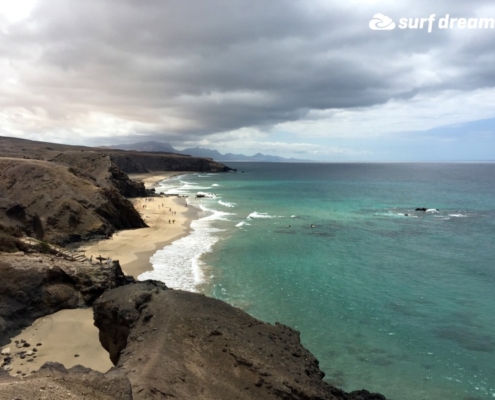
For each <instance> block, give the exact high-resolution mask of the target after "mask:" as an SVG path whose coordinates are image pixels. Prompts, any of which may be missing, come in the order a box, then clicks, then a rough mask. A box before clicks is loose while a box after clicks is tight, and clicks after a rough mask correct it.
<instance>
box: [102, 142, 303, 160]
mask: <svg viewBox="0 0 495 400" xmlns="http://www.w3.org/2000/svg"><path fill="white" fill-rule="evenodd" d="M108 147H110V148H112V149H120V150H137V151H146V152H166V153H178V154H187V155H190V156H193V157H204V158H211V159H213V160H214V161H258V162H301V161H309V160H298V159H296V158H284V157H278V156H271V155H268V154H261V153H257V154H255V155H254V156H245V155H244V154H233V153H227V154H221V153H220V152H218V151H217V150H211V149H206V148H203V147H191V148H188V149H184V150H176V149H174V148H173V147H172V146H171V145H170V144H169V143H164V142H139V143H130V144H117V145H113V146H108Z"/></svg>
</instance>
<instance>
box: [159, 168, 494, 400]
mask: <svg viewBox="0 0 495 400" xmlns="http://www.w3.org/2000/svg"><path fill="white" fill-rule="evenodd" d="M229 165H230V166H233V167H236V168H238V169H239V170H240V171H241V170H242V171H244V173H237V174H218V175H215V174H207V175H204V174H203V175H201V174H199V175H189V176H182V177H180V178H178V179H176V180H174V181H168V182H166V183H164V185H163V191H169V192H170V191H172V192H173V191H174V190H176V191H179V192H181V193H185V194H195V193H197V192H199V191H201V192H204V193H208V194H210V195H211V196H213V194H214V195H216V197H214V198H202V199H193V198H190V200H189V201H190V203H191V204H195V205H197V206H199V207H202V208H203V210H204V211H202V214H201V216H202V217H203V220H200V222H198V224H197V226H196V228H195V231H196V233H195V235H196V238H194V237H190V238H189V239H185V241H183V242H182V248H183V250H181V254H184V251H185V250H184V248H187V249H191V250H190V254H189V258H190V260H191V262H190V266H186V267H184V266H185V265H186V264H187V263H184V261H183V260H182V261H181V263H180V264H177V265H178V267H179V268H182V269H184V268H190V269H191V270H192V271H193V272H194V271H195V272H194V273H192V274H191V277H192V278H191V279H192V280H191V281H190V282H193V280H194V279H195V281H194V285H196V290H200V291H203V292H205V293H206V294H207V295H211V296H214V297H216V298H219V299H222V300H225V301H227V302H229V303H231V304H233V305H235V306H238V307H241V308H243V309H245V310H246V311H247V312H249V313H250V314H252V315H253V316H255V317H257V318H259V319H261V320H263V321H268V322H275V321H279V322H282V323H284V324H287V325H290V326H292V327H294V328H296V329H298V330H299V331H300V332H301V340H302V342H303V344H304V345H305V346H306V347H307V348H309V349H310V350H311V351H312V352H313V353H314V354H315V356H316V357H317V358H318V359H319V360H320V366H321V368H322V370H323V371H325V373H326V379H327V380H328V381H329V382H331V383H333V384H336V385H337V386H339V387H341V388H343V389H345V390H356V389H361V388H366V389H368V390H371V391H377V392H380V393H382V394H384V395H385V396H387V398H388V399H395V400H402V399H403V400H430V399H432V400H433V399H435V400H438V399H446V400H447V399H448V400H467V399H469V400H474V399H493V398H495V362H494V361H495V357H494V356H495V318H494V317H495V290H494V289H495V246H494V234H495V164H255V163H242V164H234V163H232V164H229ZM174 188H175V189H174ZM416 207H427V208H430V209H432V210H430V211H428V212H426V213H423V212H415V211H414V209H415V208H416ZM433 209H438V210H439V211H438V212H437V211H436V210H433ZM406 214H408V215H407V216H406ZM312 225H313V227H312ZM177 246H179V247H180V246H181V244H180V243H179V244H177ZM195 246H196V247H195ZM169 250H170V252H172V253H173V252H174V246H171V247H170V249H169ZM175 250H176V253H177V250H178V248H175ZM179 250H180V249H179ZM198 253H202V256H201V257H200V258H199V254H198ZM171 260H173V257H171V256H170V254H169V255H168V256H167V259H165V257H163V258H162V260H161V261H160V258H159V257H158V258H157V259H156V260H155V261H154V264H155V265H156V268H158V267H159V266H160V262H161V263H162V267H166V266H167V263H168V265H170V263H171V262H172V261H171ZM187 265H189V264H187ZM167 268H168V267H167ZM172 270H173V269H172ZM198 271H200V272H198ZM186 275H187V274H186ZM184 276H185V275H184ZM165 281H166V283H168V284H170V283H172V282H167V279H165ZM191 285H192V283H190V284H189V286H188V285H187V284H184V285H182V286H183V287H184V288H188V289H191V287H190V286H191ZM172 286H173V284H172ZM179 286H180V285H179Z"/></svg>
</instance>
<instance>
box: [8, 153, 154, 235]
mask: <svg viewBox="0 0 495 400" xmlns="http://www.w3.org/2000/svg"><path fill="white" fill-rule="evenodd" d="M102 180H104V178H103V177H99V176H98V175H96V177H95V176H92V175H91V174H90V172H88V171H82V170H81V169H80V168H78V167H67V166H66V165H64V164H59V163H56V162H49V161H42V160H26V159H15V158H0V226H2V227H4V229H9V230H11V231H17V232H21V233H24V234H26V235H28V236H32V237H35V238H37V239H39V240H44V241H49V242H53V243H58V244H66V243H69V242H74V241H80V240H84V239H88V238H91V237H92V236H95V235H107V234H109V233H112V232H114V231H115V230H116V229H132V228H140V227H145V226H146V224H145V223H144V221H143V220H142V219H141V216H140V215H139V213H138V212H137V211H136V210H135V209H134V207H133V206H132V204H131V203H130V202H129V200H127V199H126V198H125V197H124V196H122V194H121V193H120V192H119V191H118V190H117V189H116V188H115V187H114V186H113V185H112V184H111V183H106V184H103V183H98V182H99V181H102ZM143 189H144V187H143Z"/></svg>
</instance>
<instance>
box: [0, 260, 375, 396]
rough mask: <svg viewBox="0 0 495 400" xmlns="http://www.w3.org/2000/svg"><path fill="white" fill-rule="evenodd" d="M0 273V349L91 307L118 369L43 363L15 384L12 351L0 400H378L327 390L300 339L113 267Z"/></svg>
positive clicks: (1, 360) (28, 264)
mask: <svg viewBox="0 0 495 400" xmlns="http://www.w3.org/2000/svg"><path fill="white" fill-rule="evenodd" d="M0 274H1V276H2V280H0V317H1V319H0V325H1V326H0V328H1V332H2V334H1V335H0V345H2V346H3V345H4V344H6V343H7V342H8V338H9V337H12V336H13V335H14V334H16V333H18V332H19V331H20V329H21V328H23V327H24V326H26V325H28V324H30V323H32V322H33V321H34V319H36V318H39V317H40V316H43V315H47V314H50V313H53V312H55V311H58V310H60V309H63V308H77V307H86V306H90V305H93V309H94V318H95V325H96V326H97V327H98V329H99V330H100V342H101V344H102V345H103V347H104V348H105V349H107V350H108V352H109V355H110V358H111V360H112V362H113V363H114V365H115V367H114V368H112V370H111V371H109V372H108V373H106V374H101V373H98V372H96V371H92V370H89V369H87V368H82V367H74V368H71V369H70V370H66V369H65V368H64V367H63V366H61V365H59V364H55V363H48V364H45V366H44V367H43V368H42V369H41V370H40V371H38V372H35V373H33V374H31V375H29V376H26V377H21V376H18V377H11V376H9V375H7V373H6V371H8V370H10V368H9V364H10V362H11V360H12V358H14V357H19V356H21V357H22V353H23V350H26V349H22V348H12V349H9V350H10V352H9V354H4V355H2V356H1V357H0V365H1V367H2V370H3V372H2V373H0V395H1V396H0V397H1V398H19V399H43V398H44V399H67V398H73V399H165V398H175V399H206V400H208V399H211V400H214V399H215V400H221V399H229V400H230V399H246V400H247V399H301V400H302V399H308V400H309V399H312V400H317V399H318V400H337V399H338V400H372V399H373V400H383V399H384V397H383V396H381V395H379V394H370V393H369V392H367V391H364V390H363V391H358V392H353V393H345V392H343V391H341V390H339V389H337V388H335V387H333V386H331V385H329V384H327V383H326V382H325V381H323V376H324V374H323V373H322V371H320V369H319V367H318V361H317V360H316V358H315V357H314V356H313V355H312V354H311V353H310V352H309V351H308V350H306V349H305V348H304V347H303V346H302V345H301V343H300V340H299V333H298V332H297V331H295V330H293V329H291V328H289V327H287V326H284V325H280V324H276V325H270V324H266V323H263V322H261V321H258V320H256V319H255V318H253V317H251V316H249V315H248V314H246V313H245V312H243V311H242V310H240V309H237V308H234V307H232V306H230V305H228V304H226V303H223V302H221V301H219V300H215V299H211V298H208V297H205V296H203V295H199V294H195V293H189V292H183V291H177V290H171V289H168V288H167V287H166V286H165V285H164V284H163V283H160V282H154V281H146V282H139V283H138V282H135V281H134V280H133V279H132V278H130V277H125V276H124V275H123V274H122V270H121V269H120V266H119V264H118V262H114V263H112V264H111V265H100V264H97V265H91V264H90V263H78V262H70V261H64V260H59V259H57V258H54V257H52V256H46V255H40V254H32V255H21V254H18V255H10V256H6V255H4V256H2V258H1V261H0ZM27 358H29V357H27ZM69 394H70V395H69ZM14 395H15V396H17V397H15V396H14Z"/></svg>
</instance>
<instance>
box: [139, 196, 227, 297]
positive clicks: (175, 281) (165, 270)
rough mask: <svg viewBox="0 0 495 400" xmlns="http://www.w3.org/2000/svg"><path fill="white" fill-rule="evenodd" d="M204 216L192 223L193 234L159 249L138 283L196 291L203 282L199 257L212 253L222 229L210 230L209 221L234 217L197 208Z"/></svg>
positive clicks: (211, 228)
mask: <svg viewBox="0 0 495 400" xmlns="http://www.w3.org/2000/svg"><path fill="white" fill-rule="evenodd" d="M199 207H200V208H201V209H202V210H203V212H204V213H207V214H208V215H207V216H204V217H202V218H200V219H198V220H195V221H193V222H191V229H192V232H191V233H190V234H189V235H188V236H185V237H183V238H181V239H178V240H176V241H175V242H173V243H172V244H171V245H169V246H166V247H165V248H163V249H162V250H158V251H157V252H156V253H155V254H154V255H153V256H152V257H151V259H150V262H151V264H152V265H153V270H152V271H148V272H145V273H143V274H141V275H139V277H138V280H140V281H144V280H147V279H154V280H158V281H162V282H164V283H165V284H166V285H167V286H169V287H171V288H173V289H182V290H189V291H193V292H195V291H197V286H198V285H199V284H201V283H203V282H205V276H204V273H203V269H202V263H201V261H200V257H201V255H202V254H203V253H206V252H209V251H211V248H212V246H213V245H214V244H215V243H216V242H217V241H218V240H219V237H218V233H219V232H221V231H222V229H218V228H214V227H212V222H214V221H217V220H228V216H230V215H235V214H231V213H227V212H222V211H214V210H209V209H206V208H205V207H203V206H202V205H199Z"/></svg>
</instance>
